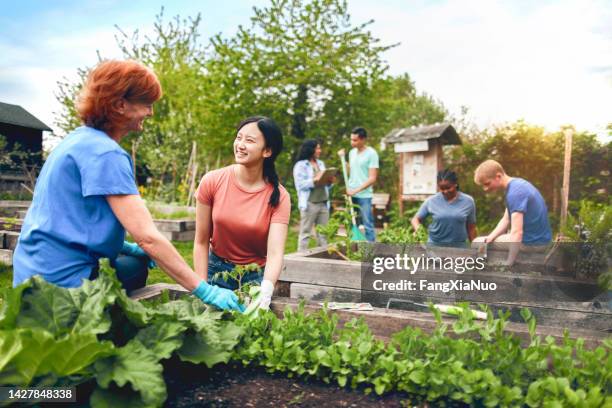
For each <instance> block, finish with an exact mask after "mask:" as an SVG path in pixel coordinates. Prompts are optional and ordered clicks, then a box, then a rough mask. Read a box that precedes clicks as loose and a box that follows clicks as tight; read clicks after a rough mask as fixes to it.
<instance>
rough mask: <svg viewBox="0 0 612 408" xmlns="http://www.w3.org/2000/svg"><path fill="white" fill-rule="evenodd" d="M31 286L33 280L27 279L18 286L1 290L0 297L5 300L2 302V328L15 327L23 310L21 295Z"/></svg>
mask: <svg viewBox="0 0 612 408" xmlns="http://www.w3.org/2000/svg"><path fill="white" fill-rule="evenodd" d="M30 286H31V282H30V281H27V282H25V283H23V284H21V285H19V286H17V287H16V288H13V289H11V288H7V289H3V290H1V292H0V297H2V299H3V301H2V302H0V330H2V329H12V328H14V327H15V321H16V320H17V316H18V315H19V311H20V310H21V296H22V294H23V291H24V290H26V289H27V288H29V287H30Z"/></svg>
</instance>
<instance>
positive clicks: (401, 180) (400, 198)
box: [397, 153, 404, 217]
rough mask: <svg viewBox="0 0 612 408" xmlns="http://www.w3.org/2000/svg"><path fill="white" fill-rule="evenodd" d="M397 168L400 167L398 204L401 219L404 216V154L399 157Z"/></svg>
mask: <svg viewBox="0 0 612 408" xmlns="http://www.w3.org/2000/svg"><path fill="white" fill-rule="evenodd" d="M397 167H399V185H398V187H397V202H398V205H399V215H400V217H401V216H402V214H404V198H403V195H404V191H403V190H404V153H400V154H398V155H397Z"/></svg>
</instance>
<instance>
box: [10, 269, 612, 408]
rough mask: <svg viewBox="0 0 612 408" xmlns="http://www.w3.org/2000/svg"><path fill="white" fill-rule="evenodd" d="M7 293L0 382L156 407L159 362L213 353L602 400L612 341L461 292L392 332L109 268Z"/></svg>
mask: <svg viewBox="0 0 612 408" xmlns="http://www.w3.org/2000/svg"><path fill="white" fill-rule="evenodd" d="M5 292H6V293H4V296H3V297H4V299H5V302H3V303H2V304H0V386H15V385H17V386H43V385H44V386H60V385H61V386H68V385H78V384H81V383H83V382H93V383H94V384H95V390H94V391H93V394H92V395H91V398H90V401H89V402H90V404H91V406H93V407H100V406H130V407H132V406H134V407H136V406H161V405H162V404H163V402H164V400H165V398H166V386H165V383H164V380H163V376H162V373H163V365H162V364H161V362H162V361H163V360H166V359H169V358H178V359H180V360H182V361H186V362H190V363H194V364H205V365H207V366H209V367H210V366H212V365H214V364H217V363H219V362H228V361H235V362H241V363H242V364H244V365H255V366H261V367H265V368H266V369H267V370H268V371H270V372H281V373H286V374H287V375H288V376H289V377H293V376H299V377H311V378H317V379H320V380H322V381H324V382H326V383H330V384H331V383H335V384H338V385H339V386H341V387H344V386H347V387H352V388H358V389H361V390H363V391H364V392H366V393H369V392H375V393H376V394H379V395H380V394H383V393H386V392H391V391H402V392H406V393H408V395H409V396H410V398H412V399H414V400H417V401H429V402H430V403H431V404H433V405H435V406H442V405H452V404H454V403H457V402H459V403H464V404H469V405H473V406H491V407H516V406H529V407H548V406H560V407H608V406H610V405H612V340H609V339H608V340H605V341H603V343H602V345H600V346H598V347H596V348H594V349H586V348H585V347H584V340H582V339H577V340H574V339H570V338H569V335H568V333H567V332H566V333H565V336H564V338H563V339H562V340H561V341H555V340H554V339H553V338H551V337H545V338H541V337H540V336H539V335H537V333H536V322H535V318H534V317H533V315H532V314H531V312H529V310H526V309H525V310H523V311H522V313H521V315H522V317H523V319H524V320H525V322H526V324H527V328H528V333H529V341H528V342H527V344H521V340H520V339H519V338H517V337H515V336H513V335H511V334H508V333H507V332H506V331H505V327H506V325H507V319H508V317H509V312H506V313H501V312H499V313H498V316H497V318H495V317H494V316H493V314H492V313H491V312H490V311H489V310H488V309H487V308H486V307H482V309H483V311H485V312H487V320H486V321H477V320H474V316H473V313H472V312H471V311H470V310H469V308H468V305H467V304H459V305H457V306H458V307H459V308H460V313H459V314H458V316H457V318H456V319H455V320H453V321H452V322H450V323H449V322H448V321H443V320H442V316H441V314H440V311H439V310H437V309H436V308H434V307H433V306H432V307H431V311H432V313H433V314H434V317H435V319H436V321H437V325H436V328H435V329H434V330H433V332H432V333H424V332H423V331H421V330H420V329H418V328H414V327H406V328H404V329H403V330H401V331H400V332H398V333H396V334H394V335H393V336H392V339H391V341H390V342H389V343H385V342H383V341H381V340H380V339H377V338H376V337H375V336H374V335H373V334H372V332H371V330H370V329H369V327H368V326H367V325H366V324H365V323H364V322H363V320H360V319H353V320H351V321H348V322H346V323H344V325H342V326H341V325H340V324H339V319H338V317H337V315H335V314H332V313H329V312H328V311H327V310H326V308H325V307H324V308H323V309H321V310H320V311H318V312H316V313H311V314H308V313H307V312H306V311H305V308H304V304H303V303H302V304H300V305H299V306H298V307H297V308H296V309H295V310H291V309H286V310H285V311H284V313H283V318H282V319H279V318H277V317H276V315H275V314H273V313H270V312H264V311H259V312H258V313H256V314H255V315H254V316H253V315H244V314H239V313H233V314H229V313H222V312H218V311H214V310H212V309H211V308H209V307H207V306H205V305H204V304H202V303H201V302H200V301H199V300H198V299H195V298H193V297H190V296H187V297H184V298H181V299H178V300H170V298H169V296H168V297H166V296H163V297H162V299H160V300H159V301H158V302H155V303H149V304H143V303H139V302H136V301H133V300H131V299H129V298H128V297H127V296H126V295H125V292H124V291H123V290H121V289H120V285H119V283H118V282H117V281H116V279H114V277H113V276H112V275H107V274H105V273H103V274H102V275H101V276H100V278H98V279H97V280H96V281H93V282H89V281H86V282H85V283H84V284H83V286H82V287H81V288H78V289H64V288H59V287H57V286H54V285H52V284H49V283H46V282H44V281H43V280H42V279H40V278H39V277H35V278H33V279H31V280H30V281H28V282H27V283H25V284H23V285H20V286H18V287H17V288H14V289H8V290H6V291H5Z"/></svg>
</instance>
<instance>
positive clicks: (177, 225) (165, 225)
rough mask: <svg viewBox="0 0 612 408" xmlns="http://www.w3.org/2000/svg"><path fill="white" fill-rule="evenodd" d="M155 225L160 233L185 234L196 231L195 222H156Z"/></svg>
mask: <svg viewBox="0 0 612 408" xmlns="http://www.w3.org/2000/svg"><path fill="white" fill-rule="evenodd" d="M154 223H155V226H156V227H157V229H158V230H160V231H166V232H183V231H191V230H195V221H194V220H154Z"/></svg>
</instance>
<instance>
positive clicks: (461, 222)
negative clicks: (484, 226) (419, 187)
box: [416, 191, 476, 247]
mask: <svg viewBox="0 0 612 408" xmlns="http://www.w3.org/2000/svg"><path fill="white" fill-rule="evenodd" d="M428 215H431V217H432V222H431V224H429V227H428V228H427V232H428V233H429V238H428V242H429V243H432V244H438V245H445V246H446V245H448V246H457V247H464V246H465V243H466V240H467V239H468V234H467V224H476V205H475V204H474V199H473V198H472V197H471V196H469V195H467V194H464V193H462V192H461V191H458V192H457V198H455V199H454V200H453V201H452V202H450V203H449V202H448V201H446V198H444V195H443V194H442V193H436V194H435V195H433V196H431V197H429V198H428V199H427V200H425V202H423V204H422V205H421V207H420V208H419V211H418V212H417V214H416V216H417V218H418V219H419V220H424V219H425V218H426V217H427V216H428Z"/></svg>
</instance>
